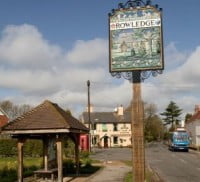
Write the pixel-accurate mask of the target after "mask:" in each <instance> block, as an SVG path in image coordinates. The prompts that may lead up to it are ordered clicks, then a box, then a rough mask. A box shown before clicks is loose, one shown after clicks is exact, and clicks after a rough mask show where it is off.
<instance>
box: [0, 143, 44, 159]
mask: <svg viewBox="0 0 200 182" xmlns="http://www.w3.org/2000/svg"><path fill="white" fill-rule="evenodd" d="M42 151H43V146H42V141H40V140H27V141H26V142H25V144H24V155H25V156H28V157H39V156H42ZM16 155H17V140H15V139H0V156H1V157H12V156H16Z"/></svg>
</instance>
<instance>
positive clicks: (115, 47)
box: [109, 6, 164, 72]
mask: <svg viewBox="0 0 200 182" xmlns="http://www.w3.org/2000/svg"><path fill="white" fill-rule="evenodd" d="M109 53H110V55H109V56H110V65H109V66H110V72H122V71H135V70H138V71H143V70H162V69H164V64H163V63H164V61H163V40H162V18H161V12H160V11H158V10H157V9H156V8H154V7H151V6H150V7H140V8H132V9H130V8H129V9H122V10H116V11H115V13H114V14H113V15H111V16H109Z"/></svg>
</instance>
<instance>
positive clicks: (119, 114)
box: [117, 105, 124, 116]
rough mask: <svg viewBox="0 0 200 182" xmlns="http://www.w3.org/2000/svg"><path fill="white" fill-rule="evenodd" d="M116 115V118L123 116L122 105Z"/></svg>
mask: <svg viewBox="0 0 200 182" xmlns="http://www.w3.org/2000/svg"><path fill="white" fill-rule="evenodd" d="M117 115H118V116H123V115H124V107H123V106H122V105H121V106H119V107H118V108H117Z"/></svg>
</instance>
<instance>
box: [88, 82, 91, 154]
mask: <svg viewBox="0 0 200 182" xmlns="http://www.w3.org/2000/svg"><path fill="white" fill-rule="evenodd" d="M87 88H88V110H87V111H88V128H89V137H88V140H89V141H88V143H89V152H91V118H90V80H88V81H87Z"/></svg>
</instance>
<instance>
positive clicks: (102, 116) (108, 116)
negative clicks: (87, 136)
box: [82, 111, 131, 123]
mask: <svg viewBox="0 0 200 182" xmlns="http://www.w3.org/2000/svg"><path fill="white" fill-rule="evenodd" d="M82 116H83V121H84V123H88V113H87V112H84V113H83V114H82ZM90 119H91V123H130V122H131V113H130V112H128V111H127V112H124V115H123V116H119V115H117V114H116V113H114V112H91V113H90Z"/></svg>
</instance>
